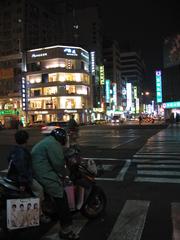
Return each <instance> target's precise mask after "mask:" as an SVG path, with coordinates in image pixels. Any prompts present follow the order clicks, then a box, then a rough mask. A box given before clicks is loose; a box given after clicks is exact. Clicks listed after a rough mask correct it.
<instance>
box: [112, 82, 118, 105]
mask: <svg viewBox="0 0 180 240" xmlns="http://www.w3.org/2000/svg"><path fill="white" fill-rule="evenodd" d="M112 95H113V102H114V105H115V106H116V105H117V84H116V83H113V84H112Z"/></svg>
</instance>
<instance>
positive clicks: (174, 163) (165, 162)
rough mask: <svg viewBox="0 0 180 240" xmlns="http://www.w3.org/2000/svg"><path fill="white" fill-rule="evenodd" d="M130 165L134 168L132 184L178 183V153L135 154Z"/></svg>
mask: <svg viewBox="0 0 180 240" xmlns="http://www.w3.org/2000/svg"><path fill="white" fill-rule="evenodd" d="M132 164H135V166H136V173H135V177H134V182H153V183H174V184H179V183H180V154H179V153H156V154H154V153H152V154H151V153H142V152H140V153H137V154H135V155H134V156H133V159H132Z"/></svg>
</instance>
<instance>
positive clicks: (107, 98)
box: [106, 79, 110, 103]
mask: <svg viewBox="0 0 180 240" xmlns="http://www.w3.org/2000/svg"><path fill="white" fill-rule="evenodd" d="M106 102H107V103H109V102H110V80H109V79H106Z"/></svg>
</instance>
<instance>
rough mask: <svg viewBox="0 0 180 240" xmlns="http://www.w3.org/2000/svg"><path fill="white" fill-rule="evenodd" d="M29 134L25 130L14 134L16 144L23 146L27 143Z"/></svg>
mask: <svg viewBox="0 0 180 240" xmlns="http://www.w3.org/2000/svg"><path fill="white" fill-rule="evenodd" d="M28 139H29V134H28V132H26V131H25V130H18V131H17V132H16V133H15V140H16V143H17V144H24V143H26V142H27V141H28Z"/></svg>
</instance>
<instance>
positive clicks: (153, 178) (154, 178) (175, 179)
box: [134, 177, 180, 184]
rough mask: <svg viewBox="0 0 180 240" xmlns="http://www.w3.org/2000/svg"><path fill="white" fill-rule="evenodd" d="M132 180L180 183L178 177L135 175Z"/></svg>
mask: <svg viewBox="0 0 180 240" xmlns="http://www.w3.org/2000/svg"><path fill="white" fill-rule="evenodd" d="M134 182H153V183H178V184H179V183H180V179H179V178H157V177H136V178H135V179H134Z"/></svg>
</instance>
